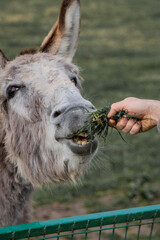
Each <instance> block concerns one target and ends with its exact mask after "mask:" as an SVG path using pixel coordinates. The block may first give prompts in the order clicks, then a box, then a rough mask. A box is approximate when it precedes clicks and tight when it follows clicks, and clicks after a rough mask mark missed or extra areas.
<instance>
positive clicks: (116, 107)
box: [107, 102, 123, 118]
mask: <svg viewBox="0 0 160 240" xmlns="http://www.w3.org/2000/svg"><path fill="white" fill-rule="evenodd" d="M122 109H123V104H122V102H117V103H113V104H112V105H111V109H110V112H109V113H108V115H107V117H108V118H111V117H113V116H114V115H115V114H116V113H117V112H119V111H121V110H122Z"/></svg>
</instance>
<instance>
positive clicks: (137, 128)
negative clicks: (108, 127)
mask: <svg viewBox="0 0 160 240" xmlns="http://www.w3.org/2000/svg"><path fill="white" fill-rule="evenodd" d="M141 127H142V125H141V122H140V121H139V122H136V121H135V120H134V119H129V120H128V119H127V118H122V119H121V120H120V121H119V122H118V123H117V124H116V128H117V129H118V130H122V132H124V133H130V134H131V135H135V134H137V133H139V132H141Z"/></svg>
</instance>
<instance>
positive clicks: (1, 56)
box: [0, 49, 8, 70]
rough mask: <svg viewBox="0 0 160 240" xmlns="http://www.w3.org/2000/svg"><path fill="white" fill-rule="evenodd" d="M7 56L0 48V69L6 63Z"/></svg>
mask: <svg viewBox="0 0 160 240" xmlns="http://www.w3.org/2000/svg"><path fill="white" fill-rule="evenodd" d="M7 61H8V60H7V58H6V56H5V55H4V53H3V52H2V51H1V49H0V70H1V69H3V68H4V67H5V66H6V64H7Z"/></svg>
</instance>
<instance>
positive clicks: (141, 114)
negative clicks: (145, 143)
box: [107, 97, 160, 135]
mask: <svg viewBox="0 0 160 240" xmlns="http://www.w3.org/2000/svg"><path fill="white" fill-rule="evenodd" d="M122 109H123V110H125V111H127V113H128V115H134V118H135V119H127V117H125V116H124V117H123V118H122V119H121V120H120V121H119V122H117V123H116V122H115V121H114V120H111V119H110V121H109V124H110V126H115V127H116V128H117V129H118V130H122V131H123V132H124V133H130V134H132V135H135V134H137V133H140V132H145V131H148V130H150V129H151V128H153V127H155V126H156V125H157V124H158V121H159V118H160V101H156V100H147V99H139V98H134V97H129V98H126V99H124V100H123V101H120V102H117V103H114V104H112V105H111V110H110V112H109V114H108V116H107V117H108V118H111V117H112V116H114V115H115V114H116V113H117V112H119V111H121V110H122Z"/></svg>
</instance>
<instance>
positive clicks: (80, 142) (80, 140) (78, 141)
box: [73, 136, 89, 145]
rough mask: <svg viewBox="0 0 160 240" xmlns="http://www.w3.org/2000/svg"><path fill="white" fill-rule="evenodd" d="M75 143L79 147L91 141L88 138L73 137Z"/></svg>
mask: <svg viewBox="0 0 160 240" xmlns="http://www.w3.org/2000/svg"><path fill="white" fill-rule="evenodd" d="M73 141H74V142H75V143H76V144H78V145H85V144H87V143H88V142H89V139H88V138H87V137H82V136H75V137H73Z"/></svg>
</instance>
